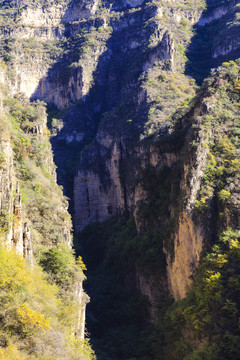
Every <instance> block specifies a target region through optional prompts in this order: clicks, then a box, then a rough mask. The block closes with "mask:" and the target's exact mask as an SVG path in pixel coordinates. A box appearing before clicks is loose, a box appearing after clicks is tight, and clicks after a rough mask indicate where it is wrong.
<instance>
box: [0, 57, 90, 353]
mask: <svg viewBox="0 0 240 360" xmlns="http://www.w3.org/2000/svg"><path fill="white" fill-rule="evenodd" d="M1 75H2V76H1V80H2V83H1V86H0V93H1V115H0V120H1V121H0V240H1V241H0V242H1V251H0V252H1V255H0V256H1V266H2V268H1V294H0V297H1V306H2V316H1V326H2V329H3V331H2V332H1V349H0V357H1V358H13V356H14V358H19V359H20V357H19V356H20V355H19V348H20V347H21V352H22V353H23V354H24V356H25V357H26V358H30V357H32V355H31V354H34V356H35V355H36V357H37V356H47V357H49V356H50V357H53V356H54V357H55V356H57V357H55V358H58V359H60V358H62V359H73V358H74V356H75V355H72V354H71V353H72V352H74V353H76V356H82V357H83V358H84V359H90V358H93V357H94V354H93V353H92V351H91V349H90V347H89V345H88V343H87V342H85V311H86V304H87V302H88V301H89V300H88V299H89V298H88V296H87V295H86V294H85V292H84V290H83V285H82V284H83V281H84V279H85V276H84V275H83V271H82V269H83V268H84V265H83V262H82V260H80V259H79V263H78V265H79V266H77V264H76V263H75V258H74V254H73V253H72V250H71V248H72V235H71V231H72V224H71V219H70V215H69V213H68V210H67V209H68V202H67V200H66V198H64V196H63V194H62V189H61V188H60V187H59V186H58V185H57V183H56V167H55V165H54V162H53V154H52V148H51V145H50V142H49V130H47V127H46V124H47V116H46V109H45V104H44V103H41V102H36V103H30V102H29V100H28V99H27V98H26V97H25V96H24V95H23V94H18V95H15V97H11V96H9V94H11V91H13V90H12V89H11V81H9V74H8V73H7V67H6V65H5V64H4V63H2V64H1ZM9 89H11V91H9ZM3 246H4V248H6V249H7V250H8V251H6V250H4V248H3ZM54 251H55V252H54ZM49 254H50V255H49ZM55 254H57V256H56V255H55ZM49 256H50V257H51V256H52V258H51V260H50V261H49V262H48V263H47V266H46V265H45V262H44V261H45V258H48V257H49ZM36 262H38V263H41V264H42V267H43V269H44V270H45V272H46V274H48V275H45V276H43V274H42V272H41V271H40V270H39V268H38V266H37V265H36ZM65 262H66V263H65ZM56 269H58V274H56V272H55V271H56ZM61 271H62V272H63V273H64V274H68V275H67V280H66V279H64V278H63V275H62V277H61ZM16 274H17V275H16ZM47 276H48V282H49V283H50V284H51V285H50V284H49V283H48V282H47V281H46V277H47ZM6 277H7V278H8V280H6ZM26 279H27V280H26ZM9 284H12V285H9ZM26 284H28V285H26ZM30 284H32V285H31V286H30ZM54 284H55V285H54ZM26 286H28V288H26ZM7 287H8V290H7ZM18 287H19V289H20V288H21V289H22V290H19V289H18ZM43 289H44V290H43ZM12 291H13V292H15V295H13V293H12ZM5 292H6V294H8V295H6V294H5ZM23 292H25V295H24V296H23V295H22V294H23ZM43 292H44V296H46V298H48V300H47V301H49V302H50V303H52V305H51V306H52V308H51V310H50V309H49V308H48V306H47V305H46V304H45V302H44V301H45V300H43V298H42V293H43ZM61 293H62V294H61ZM63 293H64V296H63ZM16 294H17V295H16ZM26 294H27V295H26ZM13 299H14V300H13ZM67 302H68V305H67ZM67 308H68V309H69V311H71V312H72V314H74V315H73V316H74V318H72V319H71V320H70V319H68V320H66V319H67V318H69V314H67V312H66V313H65V311H66V310H65V309H67ZM9 309H11V310H9ZM70 309H71V310H70ZM39 311H41V313H39ZM49 311H50V312H49ZM50 314H51V315H50ZM49 316H51V318H52V320H51V324H50V321H49V320H48V317H49ZM26 319H27V320H26ZM21 321H22V323H21ZM12 322H15V324H16V325H15V326H14V327H13V326H12ZM63 323H65V324H64V328H63ZM21 324H22V325H21ZM26 324H28V325H26ZM29 324H30V325H29ZM10 329H11V330H10ZM47 330H49V331H48V335H47V337H48V339H47V337H45V331H47ZM73 333H74V334H75V335H73V337H72V340H71V341H72V342H71V343H70V340H69V336H70V334H73ZM9 334H11V335H9ZM56 334H58V335H57V337H58V338H59V337H60V338H61V345H60V348H59V341H58V345H57V341H56V339H55V336H56ZM35 336H36V338H35ZM13 338H14V339H13ZM21 338H22V339H24V340H23V341H22V344H21V346H20V345H19V341H20V339H21ZM30 338H31V340H30ZM29 341H30V342H31V344H30V343H29ZM27 343H28V345H27V346H26V344H27ZM47 343H48V344H49V345H48V348H47V349H46V344H47ZM79 344H81V346H80V345H79ZM77 347H79V348H77ZM83 349H84V350H83Z"/></svg>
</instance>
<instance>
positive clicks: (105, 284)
mask: <svg viewBox="0 0 240 360" xmlns="http://www.w3.org/2000/svg"><path fill="white" fill-rule="evenodd" d="M239 11H240V7H239V3H238V1H236V0H228V1H227V0H226V1H222V0H219V1H213V0H207V1H203V0H199V1H184V0H181V1H175V0H168V1H161V0H159V1H155V0H154V1H142V0H128V1H125V0H122V1H120V0H119V1H115V2H112V1H110V0H106V1H104V2H101V1H88V0H82V1H80V0H68V1H61V0H59V1H54V0H49V1H45V0H41V1H39V2H35V1H33V0H29V1H20V0H19V1H18V2H15V1H10V2H6V1H1V10H0V52H1V59H2V60H1V61H2V62H1V72H0V80H1V91H0V95H1V96H0V105H1V114H2V120H1V121H2V123H3V126H2V129H0V130H1V137H0V154H1V157H0V166H1V173H0V186H1V189H0V209H1V217H2V224H1V225H2V227H3V228H4V234H3V238H4V244H5V246H6V247H7V248H9V249H10V248H13V249H16V250H17V252H18V253H19V254H21V255H22V256H24V257H25V258H26V260H27V263H28V264H29V267H30V268H32V267H34V264H35V262H36V261H37V262H38V263H40V265H41V264H42V266H43V269H44V270H46V271H47V269H48V264H47V263H46V261H45V260H44V259H43V258H41V256H43V255H41V254H45V256H50V254H52V253H51V248H54V246H57V247H58V246H62V245H61V244H64V245H66V246H67V247H68V249H71V248H72V246H73V247H74V248H75V253H76V256H77V257H78V256H80V257H81V256H83V259H84V260H85V261H86V265H87V268H88V272H87V277H88V280H87V281H86V292H87V293H88V294H89V295H90V298H91V301H90V303H89V305H88V309H89V311H88V315H87V329H88V330H89V332H90V339H92V342H93V345H94V349H95V350H96V354H97V358H98V359H104V360H110V359H111V360H112V359H119V360H120V359H124V360H126V359H129V360H130V359H142V360H144V359H145V360H148V359H156V360H157V359H160V358H161V356H163V357H162V358H163V359H195V358H194V356H195V355H194V354H196V356H198V357H196V359H204V358H207V357H206V356H209V358H211V359H214V356H218V357H215V358H216V359H222V358H221V357H220V355H219V353H217V354H218V355H216V354H215V353H214V351H215V352H216V351H217V350H214V349H213V350H211V351H212V353H211V354H210V352H209V354H210V355H209V354H208V353H206V351H207V350H206V349H212V347H213V346H214V345H215V343H216V344H218V336H219V334H220V333H221V331H222V328H221V326H220V330H218V331H219V332H216V334H215V337H213V339H211V335H209V337H207V335H206V334H205V335H206V336H204V331H205V332H206V333H207V331H208V330H206V328H205V327H204V326H205V325H203V324H201V325H199V323H200V322H201V321H200V320H196V314H195V313H193V314H192V318H191V319H192V320H193V323H194V324H195V325H194V327H193V328H191V326H190V325H189V324H188V321H189V319H188V314H190V313H191V310H190V308H188V307H187V306H188V305H186V309H188V312H187V310H184V305H181V304H188V301H189V302H190V304H191V300H189V299H190V295H189V293H190V294H192V295H191V296H192V297H194V296H195V298H194V300H192V303H193V304H194V305H193V306H192V307H194V306H195V304H198V300H199V298H198V297H197V295H196V294H197V290H196V294H195V293H194V291H195V290H194V289H197V286H203V285H202V281H203V279H204V276H205V277H206V279H207V280H206V283H207V284H210V282H211V281H212V282H213V278H211V276H218V274H220V273H221V271H225V267H224V266H227V265H224V264H227V263H228V264H229V267H230V268H231V270H226V273H230V272H231V271H232V272H234V271H235V270H236V269H237V265H233V264H235V263H236V262H237V260H230V259H232V258H231V256H233V257H234V259H235V257H236V258H237V255H236V254H235V255H233V253H232V252H233V250H232V249H233V248H234V246H235V247H236V248H237V245H236V242H238V238H239V236H238V231H239V220H238V219H239V214H238V211H239V210H238V209H239V201H240V199H239V181H238V176H239V143H238V134H239V127H238V120H239V119H238V118H239V115H238V112H239V111H238V104H239V102H238V100H239V99H238V98H239V83H238V81H239V62H238V60H237V59H238V58H239V57H240V56H239V54H240V42H239V28H240V23H239V19H240V17H239ZM13 99H14V100H13ZM24 109H25V110H24ZM21 112H22V113H21ZM19 113H21V116H20V115H19ZM14 119H15V120H14ZM16 119H17V120H16ZM10 121H12V124H13V125H11V126H10V127H9V125H8V122H10ZM17 123H19V124H20V125H17ZM50 142H51V144H50ZM22 152H23V153H22ZM24 154H26V156H25V155H24ZM31 169H33V172H34V175H32V174H31ZM57 184H58V185H57ZM59 185H60V186H59ZM63 194H64V195H63ZM24 196H25V198H26V199H25V200H24V201H22V198H23V199H24ZM44 197H46V198H47V201H46V204H45V205H44V202H45V200H44ZM22 202H23V205H22ZM68 203H69V210H68ZM68 211H69V212H70V213H71V215H72V218H73V228H74V238H73V239H72V225H71V221H70V216H69V213H68ZM4 226H5V227H4ZM227 229H232V233H231V235H229V234H230V233H226V232H227V231H230V230H227ZM221 234H222V235H221ZM224 234H225V235H224ZM226 234H228V236H229V239H230V238H231V241H232V242H231V241H230V240H229V244H230V245H229V249H230V250H229V252H227V255H226V254H225V253H221V251H223V250H221V251H220V248H221V246H220V245H219V244H218V241H221V239H222V238H224V239H226V236H227V235H226ZM224 236H225V237H224ZM219 239H220V240H219ZM234 239H235V240H234ZM234 241H235V245H233V242H234ZM226 243H227V240H225V247H226ZM59 244H60V245H59ZM42 246H45V248H44V251H45V252H43V250H41V247H42ZM217 248H218V251H217V250H216V249H217ZM46 249H48V251H49V253H48V255H46V254H47V252H46ZM212 249H214V250H212ZM221 249H222V248H221ZM224 249H225V251H228V250H226V248H224ZM214 251H215V252H214ZM231 251H232V252H231ZM213 253H214V255H213ZM39 254H40V255H39ZM211 254H212V255H211ZM217 254H218V255H217ZM219 254H220V255H221V256H220V255H219ZM211 256H212V258H214V259H215V258H217V259H218V256H220V257H219V263H218V266H219V269H220V270H219V269H218V270H216V269H215V270H213V269H212V268H211V266H212V267H213V265H211V266H210V265H209V269H208V270H206V273H204V275H202V278H201V277H200V275H198V274H199V273H200V272H201V271H202V272H204V271H205V270H204V269H205V268H204V266H207V265H206V264H208V261H210V260H208V259H209V258H210V257H211ZM38 257H40V260H39V259H38ZM220 258H221V259H222V260H221V259H220ZM220 260H221V261H222V263H221V261H220ZM212 261H213V260H212ZM216 261H217V260H216ZM220 263H221V264H222V265H221V264H220ZM80 264H81V267H82V269H83V268H84V265H83V263H82V262H81V261H80ZM216 266H217V265H216ZM231 266H232V267H231ZM214 271H215V272H214ZM198 272H199V273H198ZM220 275H221V274H220ZM49 276H50V275H49ZM51 276H53V274H52V275H51ZM54 276H56V278H55V282H56V281H59V279H58V278H57V274H55V275H54ZM208 276H209V278H208ZM222 276H223V278H224V279H225V280H223V282H222V285H221V286H222V287H223V288H224V289H225V288H227V285H226V281H227V280H226V276H227V275H226V274H225V273H224V274H223V275H222ZM229 276H230V275H229ZM199 277H200V278H199ZM232 277H234V276H232ZM51 279H52V278H51V277H50V280H51ZM84 279H85V276H84V275H83V273H81V274H79V276H78V277H77V278H76V279H74V282H73V284H72V285H71V286H72V288H71V290H70V292H71V295H69V296H70V297H71V299H73V301H75V302H76V304H77V305H76V306H77V308H78V311H77V313H76V315H75V316H76V318H77V319H78V320H77V324H75V325H74V326H75V327H73V329H72V331H74V332H75V334H76V337H77V338H78V339H81V340H83V341H85V340H84V333H85V332H86V330H85V307H86V303H87V302H88V301H89V298H88V295H86V293H85V292H84V291H83V286H82V282H83V280H84ZM199 279H200V280H199ZM208 279H210V280H208ZM214 279H215V278H214ZM216 279H217V278H216ZM51 281H52V280H51ZM216 281H218V280H216ZM224 281H225V283H224ZM229 281H230V280H229ZM232 281H233V280H232ZM234 281H237V280H236V279H235V280H234ZM57 284H58V285H59V283H57ZM196 284H197V285H196ZM217 284H218V283H217ZM217 284H215V283H214V284H213V285H212V287H213V289H214V286H216V287H217ZM59 286H60V293H61V291H63V290H61V286H62V289H64V286H66V284H65V285H64V284H63V283H61V285H59ZM194 286H195V287H194ZM219 286H220V285H219ZM237 286H238V285H236V288H237ZM192 287H193V288H192ZM209 287H210V285H209ZM191 289H192V290H191ZM204 289H205V288H204ZM206 289H209V288H207V287H206ZM206 289H205V290H206ZM217 289H218V290H219V289H220V287H219V288H217ZM221 289H222V288H221ZM68 290H69V289H68ZM205 290H202V292H203V293H204V294H205V293H207V290H206V291H205ZM191 291H192V293H191ZM221 291H223V290H221ZM236 291H237V290H236ZM219 292H220V290H219ZM193 293H194V294H195V295H193ZM216 293H217V292H216ZM73 294H75V295H73ZM234 294H235V293H234ZM222 297H223V296H222ZM234 299H235V295H232V297H231V300H229V299H228V298H227V300H226V304H228V305H226V304H225V305H223V308H224V306H225V307H227V306H228V309H229V308H230V307H231V306H232V308H233V307H235V308H236V309H237V308H238V305H239V304H238V302H236V301H235V300H234ZM115 301H116V302H115ZM199 301H200V300H199ZM211 301H212V302H213V303H214V301H218V299H217V300H216V299H215V298H214V300H213V299H212V298H211ZM211 301H210V303H211ZM227 301H230V302H231V306H230V305H229V303H227ZM234 301H235V302H234ZM233 302H234V305H232V304H233ZM174 304H176V305H174ZM178 304H180V305H179V307H180V310H179V314H180V313H181V314H182V316H183V318H184V320H182V322H183V324H185V325H183V326H182V329H179V333H178V335H176V341H175V342H174V344H175V345H174V346H175V347H174V350H171V348H170V343H169V339H168V338H167V336H168V335H166V338H164V336H165V335H163V334H164V333H165V332H166V333H167V334H170V335H169V337H170V338H171V331H173V329H174V326H175V325H174V321H175V320H174V319H175V317H177V315H176V313H175V312H174V311H175V310H174V306H176V307H177V306H178ZM204 304H205V303H204ZM181 306H183V308H181ZM189 306H190V305H189ZM196 306H197V305H196ZM199 306H200V305H199ZM232 308H231V309H232ZM172 309H173V310H172ZM204 309H205V308H204ZM224 309H225V308H224ZM171 311H172V314H174V315H172V317H171V315H169V314H171ZM196 311H197V310H196ZM221 311H222V312H223V313H224V311H227V310H226V309H225V310H221ZM229 311H230V310H229ZM232 311H233V310H232ZM237 311H238V310H236V312H237ZM120 312H122V314H123V315H122V319H121V315H119V314H120ZM203 313H204V310H203ZM111 314H112V318H111V316H110V315H111ZM167 316H170V318H171V321H172V325H171V326H172V327H171V326H170V330H169V329H168V327H167V325H166V322H168V320H166V319H168V318H167ZM179 316H180V315H179ZM189 316H190V315H189ZM208 316H210V315H208ZM235 317H237V315H236V316H235ZM129 318H132V320H128V319H129ZM183 318H182V319H183ZM204 319H205V318H204ZM234 319H235V318H234ZM171 321H170V320H169V322H171ZM204 321H205V323H206V324H207V325H206V326H209V327H210V325H209V320H208V317H207V315H206V319H205V320H203V322H204ZM161 324H163V325H161ZM164 326H165V327H164ZM226 326H227V325H226ZM176 329H178V327H177V326H176ZM199 329H200V330H199ZM203 329H205V330H203ZM207 329H208V327H207ZM144 331H145V332H147V334H148V335H147V336H146V338H147V339H148V340H146V345H145V346H146V347H145V348H144V347H143V349H142V347H141V345H140V344H141V342H142V341H143V340H142V339H143V337H142V336H144ZM201 331H202V332H203V333H202V332H201ZM124 333H125V335H124ZM124 336H126V338H125V337H124ZM174 336H175V335H174ZM227 336H230V335H229V334H227V335H226V337H227ZM232 336H233V335H232ZM234 336H236V339H237V336H238V333H237V330H236V333H234ZM157 339H158V340H157ZM163 339H164V340H163ZM179 339H180V340H179ZM178 341H179V343H178ZM181 341H182V344H183V345H182V347H181V344H180V342H181ZM123 343H124V344H125V347H124V346H123ZM154 343H155V345H156V344H157V345H156V346H154V345H153V344H154ZM184 344H187V345H186V346H185V345H184ZM212 344H213V345H212ZM178 346H179V348H180V352H179V357H177V356H178V355H176V354H177V351H178V350H177V349H178ZM184 346H185V348H184ZM204 346H206V349H205V348H204ZM220 348H221V346H220V345H219V349H220ZM136 349H137V350H136ZM162 351H163V352H164V354H165V355H161V353H162ZM208 351H210V350H208ZM219 351H220V350H219ZM229 351H230V350H229ZM231 351H233V355H232V357H229V358H236V359H237V356H238V355H236V354H238V352H237V351H238V350H236V349H235V348H234V350H231ZM234 351H235V352H234ZM148 352H149V353H148ZM206 354H207V355H206ZM214 354H215V355H214ZM234 354H235V355H234ZM63 356H65V358H66V359H67V357H66V355H63ZM68 356H70V355H68ZM86 356H88V355H86ZM90 356H93V355H90ZM201 356H202V357H201ZM204 356H205V357H204ZM211 356H212V357H211ZM222 356H225V359H226V358H228V357H226V356H228V355H226V354H225V355H222ZM229 356H230V355H229ZM234 356H235V357H234ZM58 358H59V359H60V358H61V357H56V359H58ZM63 358H64V357H63ZM88 358H89V359H90V358H91V357H84V355H83V359H88ZM47 359H48V358H47ZM69 359H71V356H70V357H69ZM76 359H77V358H76ZM79 359H80V357H79ZM91 359H92V358H91Z"/></svg>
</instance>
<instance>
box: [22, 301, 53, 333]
mask: <svg viewBox="0 0 240 360" xmlns="http://www.w3.org/2000/svg"><path fill="white" fill-rule="evenodd" d="M17 314H18V319H19V321H20V322H21V323H22V324H23V325H25V327H26V328H27V329H30V330H31V329H42V330H48V329H50V323H49V321H48V320H47V319H46V318H45V317H44V316H43V315H42V314H38V313H37V312H35V311H33V310H32V309H30V308H29V307H28V305H26V304H23V305H21V306H18V308H17Z"/></svg>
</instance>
